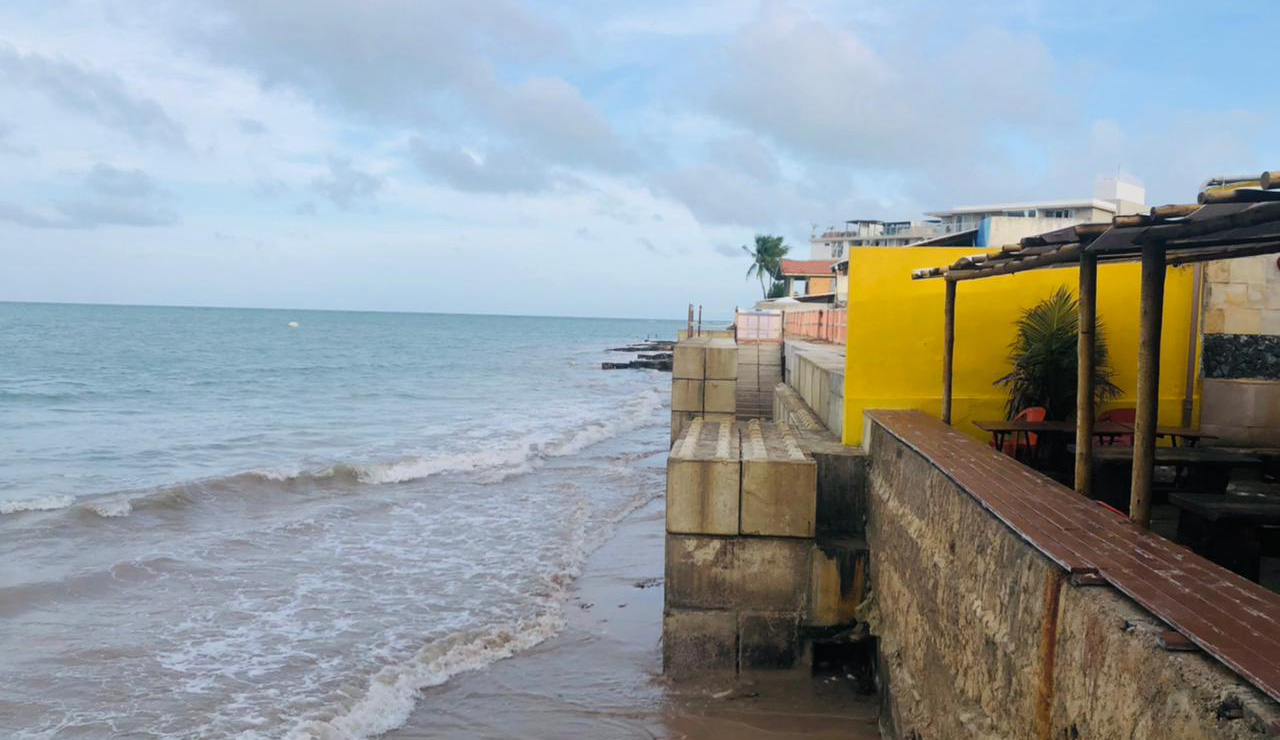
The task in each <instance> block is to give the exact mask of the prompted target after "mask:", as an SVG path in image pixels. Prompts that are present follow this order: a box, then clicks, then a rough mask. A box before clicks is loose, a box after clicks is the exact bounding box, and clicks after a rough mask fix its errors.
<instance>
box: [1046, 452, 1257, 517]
mask: <svg viewBox="0 0 1280 740" xmlns="http://www.w3.org/2000/svg"><path fill="white" fill-rule="evenodd" d="M1071 449H1072V451H1073V452H1074V450H1075V446H1074V445H1072V448H1071ZM1093 461H1094V465H1093V472H1094V476H1095V477H1094V486H1093V490H1094V495H1095V497H1096V498H1100V499H1101V500H1103V501H1106V502H1107V503H1108V504H1111V505H1112V506H1115V507H1116V508H1118V509H1121V510H1124V511H1128V510H1129V482H1130V476H1131V474H1132V470H1133V448H1132V447H1095V448H1093ZM1155 464H1156V465H1171V466H1174V467H1176V468H1178V470H1179V471H1180V474H1179V476H1178V479H1179V482H1180V484H1181V485H1182V486H1183V487H1184V488H1189V489H1191V490H1194V491H1199V492H1201V493H1211V494H1216V495H1221V494H1223V493H1225V492H1226V490H1227V483H1228V482H1229V481H1230V480H1231V471H1232V469H1233V468H1237V467H1257V466H1261V465H1262V460H1260V459H1258V458H1257V457H1254V456H1253V455H1246V454H1244V453H1241V452H1234V451H1232V450H1222V449H1218V448H1215V447H1157V448H1156V454H1155ZM1182 471H1185V476H1184V475H1182V474H1181V472H1182Z"/></svg>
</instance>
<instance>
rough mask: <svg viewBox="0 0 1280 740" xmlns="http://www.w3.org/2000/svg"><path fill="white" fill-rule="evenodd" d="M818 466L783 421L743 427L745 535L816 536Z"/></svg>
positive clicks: (749, 423) (743, 516)
mask: <svg viewBox="0 0 1280 740" xmlns="http://www.w3.org/2000/svg"><path fill="white" fill-rule="evenodd" d="M817 501H818V469H817V466H816V464H815V463H814V461H813V458H812V457H809V456H808V455H806V454H805V453H804V451H803V450H802V449H801V448H800V445H799V442H798V441H797V440H796V437H795V435H794V433H792V431H791V429H790V427H788V426H787V425H785V424H771V423H767V422H766V423H762V422H760V421H755V420H753V421H750V422H747V423H746V425H745V427H744V428H743V429H742V527H741V532H742V533H743V534H758V535H773V536H779V537H813V535H814V532H815V522H816V519H817Z"/></svg>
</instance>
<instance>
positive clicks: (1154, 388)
mask: <svg viewBox="0 0 1280 740" xmlns="http://www.w3.org/2000/svg"><path fill="white" fill-rule="evenodd" d="M1164 270H1165V257H1164V244H1162V243H1159V242H1156V243H1148V244H1143V245H1142V309H1141V315H1140V317H1139V321H1140V325H1139V327H1138V328H1139V333H1138V410H1137V419H1136V422H1137V423H1136V424H1135V425H1134V430H1133V479H1132V481H1131V484H1130V489H1129V518H1130V519H1132V520H1133V522H1134V523H1135V524H1137V525H1138V526H1140V527H1142V528H1144V529H1146V528H1149V527H1150V526H1151V479H1152V477H1153V475H1154V473H1155V459H1156V422H1157V420H1158V417H1159V411H1160V328H1161V322H1162V319H1163V315H1164Z"/></svg>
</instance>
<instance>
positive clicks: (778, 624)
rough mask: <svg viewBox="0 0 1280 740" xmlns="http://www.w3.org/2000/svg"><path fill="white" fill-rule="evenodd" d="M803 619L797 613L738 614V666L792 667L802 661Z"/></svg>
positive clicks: (747, 668) (752, 668) (754, 668)
mask: <svg viewBox="0 0 1280 740" xmlns="http://www.w3.org/2000/svg"><path fill="white" fill-rule="evenodd" d="M801 653H802V649H801V642H800V620H799V618H798V615H797V614H796V613H795V612H772V613H770V612H739V613H738V669H739V670H740V671H742V672H749V671H770V670H773V671H776V670H789V669H792V668H796V667H799V666H800V665H801V664H802V660H801Z"/></svg>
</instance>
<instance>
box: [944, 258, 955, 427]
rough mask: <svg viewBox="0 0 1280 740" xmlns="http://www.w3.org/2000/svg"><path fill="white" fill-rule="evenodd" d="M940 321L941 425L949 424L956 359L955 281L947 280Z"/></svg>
mask: <svg viewBox="0 0 1280 740" xmlns="http://www.w3.org/2000/svg"><path fill="white" fill-rule="evenodd" d="M946 284H947V298H946V303H945V304H944V308H943V314H942V315H943V320H942V423H943V424H950V423H951V371H952V367H953V366H954V364H955V358H956V281H954V280H947V281H946Z"/></svg>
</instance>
